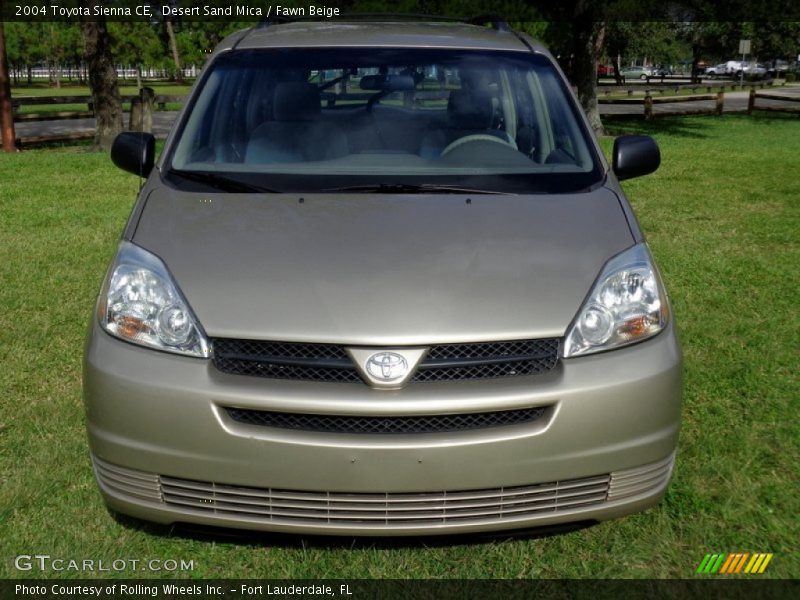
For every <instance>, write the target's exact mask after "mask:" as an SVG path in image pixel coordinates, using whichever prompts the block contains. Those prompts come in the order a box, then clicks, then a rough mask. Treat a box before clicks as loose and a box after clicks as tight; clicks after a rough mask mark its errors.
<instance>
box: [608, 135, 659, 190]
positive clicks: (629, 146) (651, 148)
mask: <svg viewBox="0 0 800 600" xmlns="http://www.w3.org/2000/svg"><path fill="white" fill-rule="evenodd" d="M660 164H661V152H660V151H659V149H658V144H656V141H655V140H654V139H653V138H651V137H650V136H649V135H622V136H620V137H618V138H617V139H615V140H614V157H613V162H612V168H613V169H614V173H615V174H616V175H617V179H619V180H620V181H621V180H623V179H631V178H632V177H641V176H642V175H647V174H648V173H652V172H653V171H655V170H656V169H657V168H658V166H659V165H660Z"/></svg>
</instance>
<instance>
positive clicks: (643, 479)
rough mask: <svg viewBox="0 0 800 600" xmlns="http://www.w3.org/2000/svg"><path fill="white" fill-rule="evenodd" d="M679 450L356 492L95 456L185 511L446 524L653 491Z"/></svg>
mask: <svg viewBox="0 0 800 600" xmlns="http://www.w3.org/2000/svg"><path fill="white" fill-rule="evenodd" d="M674 459H675V455H674V454H673V455H670V456H669V457H667V458H665V459H663V460H661V461H659V462H657V463H652V464H649V465H644V466H641V467H636V468H632V469H625V470H621V471H615V472H613V473H611V474H605V475H597V476H594V477H583V478H577V479H565V480H561V481H554V482H549V483H536V484H532V485H520V486H512V487H497V488H489V489H475V490H458V491H433V492H430V491H429V492H416V493H414V492H407V493H406V492H388V493H383V492H376V493H363V492H359V493H350V492H326V491H299V490H285V489H275V488H266V487H244V486H236V485H226V484H219V483H213V482H205V481H196V480H191V479H181V478H177V477H167V476H164V475H155V474H151V473H145V472H142V471H135V470H133V469H127V468H122V467H118V466H116V465H112V464H109V463H107V462H105V461H103V460H101V459H99V458H97V457H95V456H93V457H92V460H93V462H94V468H95V474H96V475H97V480H98V482H99V484H100V487H101V488H102V489H103V490H104V491H106V492H107V493H110V494H113V495H114V496H117V497H120V498H123V499H125V500H127V501H130V502H134V503H141V502H142V501H146V502H147V503H150V504H153V503H155V504H160V505H162V506H166V507H169V508H171V509H173V510H174V511H177V513H176V514H180V517H181V519H185V520H191V517H192V516H193V515H196V516H217V517H223V518H226V519H229V520H233V521H236V520H239V521H240V522H242V523H243V524H248V523H250V524H252V525H255V524H259V523H261V524H264V525H269V524H274V525H296V526H314V525H319V526H320V527H325V526H331V525H333V526H336V525H338V526H342V527H355V528H359V527H360V528H365V529H383V530H387V531H391V530H392V529H402V528H404V527H414V526H423V527H424V526H431V527H438V526H441V525H442V524H458V523H465V524H476V523H477V524H480V523H483V524H499V523H502V522H503V521H507V520H511V519H515V520H516V519H525V518H526V517H530V518H536V517H546V516H549V515H554V514H558V513H560V512H564V511H572V510H576V509H591V508H595V507H601V506H603V505H604V504H606V503H607V502H611V501H614V500H620V499H623V498H628V497H632V496H636V495H640V494H646V493H652V492H654V491H656V490H658V489H663V487H664V486H665V485H666V484H667V482H668V481H669V478H670V475H671V473H672V466H673V464H674Z"/></svg>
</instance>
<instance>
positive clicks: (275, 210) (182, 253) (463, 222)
mask: <svg viewBox="0 0 800 600" xmlns="http://www.w3.org/2000/svg"><path fill="white" fill-rule="evenodd" d="M470 198H471V201H470V202H469V203H468V202H467V196H461V195H445V194H432V195H429V194H424V195H390V194H375V195H372V194H352V195H348V194H311V195H306V196H304V198H303V201H302V202H300V200H299V198H298V196H294V195H283V194H281V195H278V194H274V195H273V194H223V193H212V194H198V193H187V192H182V191H175V190H172V189H170V188H167V187H165V186H158V187H157V188H156V189H155V190H154V191H153V192H152V193H151V194H150V196H149V197H148V199H147V203H146V205H145V207H144V210H143V211H142V214H141V217H140V221H139V223H138V226H137V227H136V231H135V235H134V236H133V240H132V241H133V242H134V243H136V244H138V245H139V246H141V247H143V248H145V249H147V250H149V251H151V252H153V253H155V254H157V255H158V256H159V257H161V259H162V260H164V262H165V263H166V265H167V267H168V268H169V270H170V271H171V273H172V275H173V276H174V278H175V281H176V282H177V284H178V286H179V287H180V288H181V290H182V291H183V293H184V295H185V297H186V299H187V300H188V302H189V304H190V305H191V307H192V309H193V310H194V312H195V314H196V315H197V317H198V319H199V320H200V323H201V324H202V326H203V328H204V329H205V331H206V333H207V334H208V335H209V336H211V337H235V338H249V339H267V340H280V341H300V342H325V343H341V344H364V345H395V346H396V345H414V344H431V343H444V342H477V341H489V340H503V339H522V338H536V337H556V336H561V335H563V334H564V333H565V330H566V328H567V326H568V325H569V323H570V322H571V321H572V319H573V318H574V316H575V313H576V312H577V310H578V309H579V308H580V306H581V303H582V302H583V300H584V298H585V296H586V294H587V293H588V292H589V288H590V287H591V285H592V283H593V282H594V280H595V278H596V277H597V275H598V273H599V271H600V269H601V268H602V266H603V265H604V263H605V262H606V261H607V260H608V259H609V258H610V257H611V256H613V255H615V254H617V253H618V252H620V251H622V250H624V249H625V248H627V247H629V246H630V245H631V244H632V243H633V237H632V235H631V232H630V229H629V227H628V224H627V221H626V219H625V217H624V215H623V212H622V209H621V207H620V203H619V200H618V199H617V197H616V196H615V194H614V193H613V192H611V191H610V190H608V189H605V188H600V189H597V190H594V191H592V192H588V193H581V194H574V195H533V196H515V195H509V196H502V195H474V196H471V197H470Z"/></svg>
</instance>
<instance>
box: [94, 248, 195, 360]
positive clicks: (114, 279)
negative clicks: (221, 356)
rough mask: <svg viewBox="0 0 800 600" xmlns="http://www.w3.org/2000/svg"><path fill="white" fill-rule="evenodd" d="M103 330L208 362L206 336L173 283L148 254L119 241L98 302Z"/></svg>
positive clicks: (162, 267)
mask: <svg viewBox="0 0 800 600" xmlns="http://www.w3.org/2000/svg"><path fill="white" fill-rule="evenodd" d="M98 318H99V319H100V325H102V327H103V329H105V330H106V331H107V332H108V333H110V334H111V335H113V336H116V337H118V338H121V339H123V340H126V341H129V342H133V343H134V344H140V345H142V346H149V347H151V348H157V349H159V350H165V351H167V352H175V353H178V354H188V355H190V356H198V357H203V358H206V357H208V356H209V346H208V341H207V340H206V336H205V334H204V333H203V331H202V330H201V328H200V325H199V324H198V322H197V319H195V317H194V315H193V314H192V311H191V309H190V308H189V305H188V304H187V303H186V300H184V298H183V296H182V295H181V293H180V291H179V290H178V287H177V286H176V285H175V283H174V282H173V281H172V277H170V274H169V272H168V271H167V268H166V267H165V266H164V263H163V262H161V260H160V259H159V258H158V257H157V256H155V255H154V254H151V253H150V252H147V251H146V250H143V249H142V248H139V247H138V246H135V245H133V244H131V243H130V242H124V241H123V242H121V243H120V246H119V250H118V251H117V256H116V258H115V259H114V264H113V265H112V266H111V269H110V270H109V274H108V277H107V279H106V282H105V284H104V285H103V290H102V291H101V292H100V301H99V303H98Z"/></svg>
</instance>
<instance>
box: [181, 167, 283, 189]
mask: <svg viewBox="0 0 800 600" xmlns="http://www.w3.org/2000/svg"><path fill="white" fill-rule="evenodd" d="M168 174H169V175H176V176H178V177H180V178H181V179H188V180H189V181H196V182H198V183H205V184H207V185H210V186H211V187H215V188H217V189H218V190H222V191H224V192H242V193H264V194H278V193H280V192H279V191H278V190H273V189H271V188H266V187H261V186H259V185H253V184H251V183H245V182H244V181H239V180H238V179H233V178H232V177H227V176H225V175H220V174H219V173H211V172H208V171H178V170H176V169H171V170H170V171H169V173H168Z"/></svg>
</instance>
